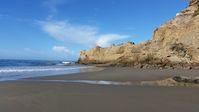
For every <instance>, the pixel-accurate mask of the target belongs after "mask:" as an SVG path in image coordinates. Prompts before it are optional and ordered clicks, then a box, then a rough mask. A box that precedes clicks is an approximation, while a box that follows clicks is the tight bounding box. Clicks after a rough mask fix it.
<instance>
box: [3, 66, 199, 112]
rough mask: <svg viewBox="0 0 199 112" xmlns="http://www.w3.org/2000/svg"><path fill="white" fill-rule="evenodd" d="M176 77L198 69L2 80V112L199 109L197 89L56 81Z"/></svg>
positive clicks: (177, 111)
mask: <svg viewBox="0 0 199 112" xmlns="http://www.w3.org/2000/svg"><path fill="white" fill-rule="evenodd" d="M171 73H172V74H171ZM169 74H170V75H169ZM179 74H181V76H185V75H186V76H188V75H189V76H194V77H195V76H198V70H157V69H156V70H155V69H153V70H152V69H145V70H144V69H132V68H111V67H108V68H105V69H104V70H101V71H95V72H84V73H78V74H74V75H60V76H48V77H37V78H28V79H25V80H26V81H23V80H16V81H5V82H0V90H1V91H0V99H1V100H0V111H2V112H56V111H59V112H74V111H75V112H92V111H93V112H102V111H103V112H122V111H125V112H134V111H136V112H138V111H139V112H148V111H151V112H160V111H161V112H187V111H189V112H196V111H197V110H199V107H198V103H199V97H198V93H199V89H198V88H189V87H188V88H187V87H181V86H179V87H161V86H149V85H128V84H127V85H120V84H118V85H114V84H107V85H105V84H86V83H78V82H59V81H64V80H67V81H73V80H90V81H113V82H127V81H130V82H141V81H154V80H161V79H165V78H168V77H171V76H175V75H179ZM37 80H42V81H37ZM49 80H58V81H57V82H49ZM110 104H111V105H110Z"/></svg>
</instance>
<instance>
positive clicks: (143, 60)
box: [79, 0, 199, 67]
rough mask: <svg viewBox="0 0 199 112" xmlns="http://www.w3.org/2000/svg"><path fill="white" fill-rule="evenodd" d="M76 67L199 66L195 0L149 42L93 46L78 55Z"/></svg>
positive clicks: (198, 14) (198, 4) (198, 13)
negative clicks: (103, 65) (106, 64)
mask: <svg viewBox="0 0 199 112" xmlns="http://www.w3.org/2000/svg"><path fill="white" fill-rule="evenodd" d="M79 63H83V64H87V63H91V64H93V63H95V64H99V63H111V64H112V65H122V66H129V65H131V66H140V67H144V66H145V65H153V66H159V67H166V66H174V65H179V64H180V65H183V66H185V65H197V64H199V0H190V1H189V6H188V8H186V9H185V10H183V11H181V12H179V13H177V14H176V17H175V18H174V19H172V20H171V21H168V22H166V23H165V24H163V25H161V26H160V27H159V28H157V29H156V30H155V31H154V35H153V38H152V40H151V41H147V42H142V43H140V44H136V45H135V44H134V43H131V42H128V43H127V44H123V45H113V46H110V47H108V48H101V47H99V46H97V47H96V48H93V49H91V50H88V51H81V53H80V58H79Z"/></svg>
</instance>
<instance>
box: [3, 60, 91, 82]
mask: <svg viewBox="0 0 199 112" xmlns="http://www.w3.org/2000/svg"><path fill="white" fill-rule="evenodd" d="M89 68H91V67H88V66H83V65H78V64H75V62H73V61H45V60H0V81H8V80H19V79H24V78H33V77H42V76H54V75H63V74H72V73H80V72H84V71H88V70H89Z"/></svg>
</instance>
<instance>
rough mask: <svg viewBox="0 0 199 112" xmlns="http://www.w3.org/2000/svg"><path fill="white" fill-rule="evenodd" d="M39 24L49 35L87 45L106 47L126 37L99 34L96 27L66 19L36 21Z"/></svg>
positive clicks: (126, 36) (67, 41)
mask: <svg viewBox="0 0 199 112" xmlns="http://www.w3.org/2000/svg"><path fill="white" fill-rule="evenodd" d="M38 23H39V25H40V26H41V28H42V29H43V31H45V32H46V33H48V34H49V35H50V36H52V37H54V38H57V39H60V40H63V41H65V42H66V43H75V44H82V45H87V46H95V45H99V46H102V47H106V46H108V45H110V43H111V42H112V41H115V40H121V39H125V38H128V37H129V36H128V35H120V34H100V33H99V30H98V28H97V27H93V26H89V25H77V24H72V23H70V22H68V21H52V20H51V21H49V20H48V21H38Z"/></svg>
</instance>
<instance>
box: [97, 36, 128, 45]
mask: <svg viewBox="0 0 199 112" xmlns="http://www.w3.org/2000/svg"><path fill="white" fill-rule="evenodd" d="M128 37H129V36H127V35H119V34H106V35H100V36H99V38H98V39H97V41H96V45H99V46H103V47H107V46H109V45H110V44H111V42H112V41H116V40H122V39H126V38H128Z"/></svg>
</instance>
